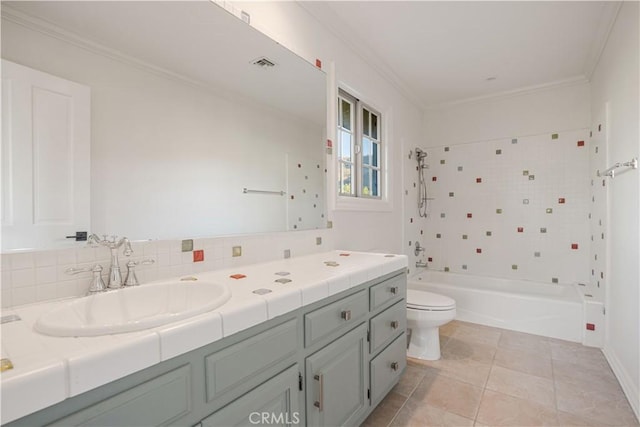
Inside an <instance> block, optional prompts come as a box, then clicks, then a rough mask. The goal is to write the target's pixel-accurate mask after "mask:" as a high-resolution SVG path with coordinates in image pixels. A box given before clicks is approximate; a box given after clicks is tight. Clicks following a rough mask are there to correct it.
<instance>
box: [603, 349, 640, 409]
mask: <svg viewBox="0 0 640 427" xmlns="http://www.w3.org/2000/svg"><path fill="white" fill-rule="evenodd" d="M602 352H603V353H604V357H606V358H607V362H609V366H611V369H612V370H613V373H614V374H615V376H616V378H617V379H618V382H619V383H620V386H621V387H622V391H624V394H625V395H626V396H627V400H628V401H629V404H630V405H631V409H633V412H634V413H635V414H636V418H637V419H638V420H640V393H638V388H637V386H636V385H635V384H634V383H633V381H632V380H631V377H629V374H627V371H626V370H625V369H624V367H623V366H622V364H621V363H620V361H619V360H618V357H617V356H616V355H615V353H614V352H613V351H611V349H610V348H609V347H608V346H606V345H605V347H604V348H603V349H602Z"/></svg>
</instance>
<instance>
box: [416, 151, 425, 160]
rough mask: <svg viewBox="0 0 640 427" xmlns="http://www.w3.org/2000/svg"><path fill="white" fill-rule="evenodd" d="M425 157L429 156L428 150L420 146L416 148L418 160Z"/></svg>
mask: <svg viewBox="0 0 640 427" xmlns="http://www.w3.org/2000/svg"><path fill="white" fill-rule="evenodd" d="M425 157H427V152H426V151H423V150H422V149H420V148H416V160H418V161H420V160H422V159H424V158H425Z"/></svg>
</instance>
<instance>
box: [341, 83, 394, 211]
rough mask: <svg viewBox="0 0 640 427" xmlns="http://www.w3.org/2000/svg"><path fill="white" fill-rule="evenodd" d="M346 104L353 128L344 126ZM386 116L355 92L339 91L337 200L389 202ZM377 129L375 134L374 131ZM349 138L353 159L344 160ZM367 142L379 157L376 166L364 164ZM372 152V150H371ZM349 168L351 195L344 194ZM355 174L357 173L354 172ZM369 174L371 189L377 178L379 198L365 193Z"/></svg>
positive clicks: (349, 193) (348, 193)
mask: <svg viewBox="0 0 640 427" xmlns="http://www.w3.org/2000/svg"><path fill="white" fill-rule="evenodd" d="M343 102H347V103H348V104H350V105H351V107H350V119H349V121H350V129H349V128H345V127H344V118H345V116H344V115H343ZM365 111H366V112H367V114H368V116H369V122H368V129H366V132H365V129H364V121H365V120H364V114H365ZM373 117H375V122H376V125H375V127H374V125H373ZM384 119H385V116H383V115H382V114H381V113H380V111H379V110H378V109H377V108H373V107H372V106H371V104H370V103H367V102H364V101H361V100H360V99H359V98H358V97H357V96H354V95H353V94H352V92H350V91H347V90H345V89H343V88H340V87H339V88H338V96H337V121H336V124H337V126H336V136H337V138H336V140H337V141H338V147H337V148H338V152H337V155H336V160H337V161H336V165H337V174H336V175H337V176H336V178H337V182H336V185H337V188H336V190H337V197H338V200H340V199H341V198H346V199H351V200H354V199H361V200H371V201H378V202H379V201H387V200H388V191H387V187H388V186H387V185H386V184H387V179H386V178H387V176H386V174H387V171H388V167H387V163H386V157H387V156H386V152H387V146H386V145H387V144H386V143H385V140H386V138H385V131H386V125H385V123H384ZM374 129H375V132H373V130H374ZM344 133H346V134H349V135H350V147H349V153H350V156H351V157H350V160H344V159H345V158H344V157H342V154H343V152H344V151H345V150H344V147H343V143H344V140H343V134H344ZM365 139H367V140H369V141H371V145H372V148H374V149H375V152H376V154H377V165H372V164H371V162H370V163H368V164H367V163H365V161H364V160H365V156H364V145H365ZM372 153H373V151H372ZM344 165H349V166H351V172H350V178H351V179H350V192H343V191H342V190H343V189H344V187H343V171H344V169H343V166H344ZM354 171H355V173H354ZM367 171H372V172H371V174H370V175H369V181H370V182H369V186H372V182H371V181H374V179H373V176H374V174H376V175H377V182H376V184H377V187H376V188H377V195H370V194H367V192H365V187H364V185H363V184H364V181H365V179H364V174H365V173H368V172H367Z"/></svg>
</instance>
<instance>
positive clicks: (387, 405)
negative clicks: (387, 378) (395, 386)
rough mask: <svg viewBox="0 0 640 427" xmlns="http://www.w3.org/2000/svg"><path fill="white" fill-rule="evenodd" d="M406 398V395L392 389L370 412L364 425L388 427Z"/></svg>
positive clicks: (363, 426) (366, 426)
mask: <svg viewBox="0 0 640 427" xmlns="http://www.w3.org/2000/svg"><path fill="white" fill-rule="evenodd" d="M406 400H407V397H406V396H403V395H401V394H398V393H394V392H393V391H391V392H390V393H389V394H387V396H386V397H385V398H384V399H382V401H381V402H380V403H379V404H378V406H377V407H376V409H374V410H373V412H372V413H371V414H369V416H368V417H367V419H366V420H365V421H364V423H362V427H387V426H388V425H389V423H391V420H392V419H393V417H395V416H396V414H397V413H398V410H400V408H401V407H402V405H404V403H405V402H406Z"/></svg>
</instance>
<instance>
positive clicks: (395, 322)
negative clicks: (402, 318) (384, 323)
mask: <svg viewBox="0 0 640 427" xmlns="http://www.w3.org/2000/svg"><path fill="white" fill-rule="evenodd" d="M398 326H400V322H398V321H397V320H392V321H391V329H398Z"/></svg>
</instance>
